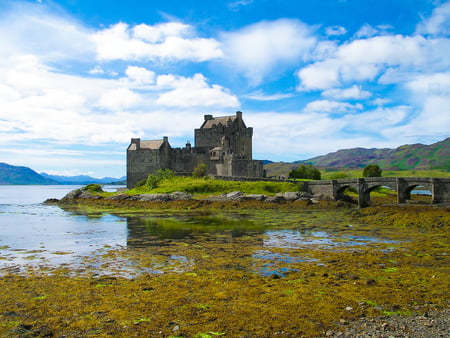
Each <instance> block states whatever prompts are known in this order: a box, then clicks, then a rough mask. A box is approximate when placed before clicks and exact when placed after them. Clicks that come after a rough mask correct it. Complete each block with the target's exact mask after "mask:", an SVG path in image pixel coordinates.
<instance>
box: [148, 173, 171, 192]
mask: <svg viewBox="0 0 450 338" xmlns="http://www.w3.org/2000/svg"><path fill="white" fill-rule="evenodd" d="M174 176H175V175H174V173H173V171H172V170H170V169H158V170H156V173H154V174H150V175H148V177H147V180H146V182H145V185H146V186H147V188H148V189H150V190H152V189H155V188H157V187H158V185H159V183H160V182H162V181H164V180H168V179H171V178H173V177H174Z"/></svg>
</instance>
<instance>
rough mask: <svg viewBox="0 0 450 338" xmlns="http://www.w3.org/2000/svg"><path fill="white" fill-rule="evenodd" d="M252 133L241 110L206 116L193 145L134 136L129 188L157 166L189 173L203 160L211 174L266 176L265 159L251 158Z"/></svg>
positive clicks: (197, 130)
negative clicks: (171, 144) (171, 143)
mask: <svg viewBox="0 0 450 338" xmlns="http://www.w3.org/2000/svg"><path fill="white" fill-rule="evenodd" d="M252 136H253V128H247V126H246V125H245V123H244V121H243V120H242V112H240V111H238V112H236V115H235V116H223V117H213V116H212V115H205V120H204V122H203V124H202V125H201V127H200V128H199V129H195V146H194V147H191V144H190V143H189V142H187V144H186V147H185V148H172V147H171V146H170V144H169V139H168V137H166V136H165V137H163V139H162V140H155V141H144V140H142V141H141V139H139V138H132V139H131V144H130V145H129V146H128V148H127V187H128V188H132V187H134V186H135V185H136V183H137V182H139V181H140V180H143V179H146V178H147V176H148V175H149V174H152V173H155V172H156V171H157V170H158V169H171V170H172V171H174V172H175V173H177V174H181V175H182V174H186V175H189V174H192V172H193V170H194V168H195V167H197V166H198V165H199V164H201V163H204V164H206V165H207V166H208V175H213V176H228V177H263V162H262V161H255V160H252Z"/></svg>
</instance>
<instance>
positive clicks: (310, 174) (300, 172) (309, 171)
mask: <svg viewBox="0 0 450 338" xmlns="http://www.w3.org/2000/svg"><path fill="white" fill-rule="evenodd" d="M289 178H303V179H311V180H320V179H321V174H320V171H319V170H317V169H316V168H313V167H312V166H311V165H307V166H306V165H304V164H302V165H301V166H299V167H298V168H297V169H293V170H291V171H290V172H289Z"/></svg>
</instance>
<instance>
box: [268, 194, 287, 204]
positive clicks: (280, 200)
mask: <svg viewBox="0 0 450 338" xmlns="http://www.w3.org/2000/svg"><path fill="white" fill-rule="evenodd" d="M266 202H268V203H278V204H283V203H286V199H285V198H284V197H283V196H278V195H275V196H270V197H267V199H266Z"/></svg>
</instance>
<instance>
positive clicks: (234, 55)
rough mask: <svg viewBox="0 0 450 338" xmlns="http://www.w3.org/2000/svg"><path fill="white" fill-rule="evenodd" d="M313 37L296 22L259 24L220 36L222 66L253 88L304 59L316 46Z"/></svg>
mask: <svg viewBox="0 0 450 338" xmlns="http://www.w3.org/2000/svg"><path fill="white" fill-rule="evenodd" d="M312 33H313V32H312V30H311V28H310V27H308V26H307V25H305V24H303V23H302V22H300V21H298V20H288V19H280V20H276V21H263V22H259V23H256V24H253V25H250V26H247V27H245V28H243V29H241V30H239V31H237V32H232V33H227V34H224V35H223V39H222V40H223V45H224V48H223V50H224V51H225V53H226V55H225V62H226V64H227V65H228V66H229V67H230V69H233V70H234V71H235V72H241V73H242V74H243V75H244V76H245V77H247V79H249V80H250V81H251V82H252V83H253V84H255V85H256V84H259V83H261V81H263V79H264V78H265V77H266V76H268V75H269V74H271V73H272V72H277V71H279V70H280V69H282V68H283V67H284V66H286V65H292V64H295V63H298V62H299V61H301V60H303V59H305V58H306V57H307V56H308V55H309V54H310V52H311V50H312V48H313V47H314V46H315V44H316V38H315V37H314V36H313V34H312Z"/></svg>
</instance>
